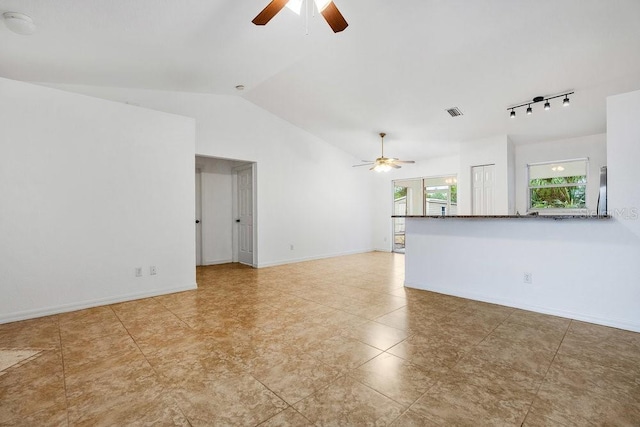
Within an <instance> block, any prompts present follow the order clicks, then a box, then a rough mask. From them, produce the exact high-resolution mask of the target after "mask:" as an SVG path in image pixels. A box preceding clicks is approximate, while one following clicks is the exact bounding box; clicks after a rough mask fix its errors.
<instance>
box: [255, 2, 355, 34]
mask: <svg viewBox="0 0 640 427" xmlns="http://www.w3.org/2000/svg"><path fill="white" fill-rule="evenodd" d="M307 1H311V0H307ZM314 2H315V4H316V7H317V8H318V11H320V13H321V14H322V16H323V17H324V19H325V20H326V21H327V24H329V26H330V27H331V29H332V30H333V32H334V33H339V32H340V31H343V30H344V29H345V28H347V27H348V26H349V24H348V23H347V21H346V20H345V19H344V16H342V14H341V13H340V11H339V10H338V8H337V7H336V5H335V4H334V3H333V0H314ZM285 6H288V7H290V8H291V9H293V10H294V11H296V8H297V13H298V15H299V14H300V9H301V7H302V0H271V3H269V4H268V5H267V7H265V8H264V9H262V12H260V13H259V14H258V16H256V17H255V18H253V21H251V22H253V23H254V24H256V25H266V24H267V22H269V21H271V18H273V17H274V16H276V15H277V14H278V12H280V11H281V10H282V8H284V7H285Z"/></svg>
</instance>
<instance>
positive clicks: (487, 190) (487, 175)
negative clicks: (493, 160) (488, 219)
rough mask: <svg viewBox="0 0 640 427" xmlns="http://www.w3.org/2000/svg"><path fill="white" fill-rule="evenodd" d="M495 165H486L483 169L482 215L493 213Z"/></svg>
mask: <svg viewBox="0 0 640 427" xmlns="http://www.w3.org/2000/svg"><path fill="white" fill-rule="evenodd" d="M495 169H496V166H495V165H487V166H485V167H484V170H483V175H484V179H483V183H482V186H483V190H484V191H483V193H484V198H483V203H484V214H483V215H493V214H494V213H495V184H496V178H495V175H496V173H495Z"/></svg>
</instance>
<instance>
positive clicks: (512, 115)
mask: <svg viewBox="0 0 640 427" xmlns="http://www.w3.org/2000/svg"><path fill="white" fill-rule="evenodd" d="M515 116H516V111H515V110H514V109H513V108H512V109H511V114H509V117H511V118H512V119H513V118H514V117H515Z"/></svg>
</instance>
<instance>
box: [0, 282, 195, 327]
mask: <svg viewBox="0 0 640 427" xmlns="http://www.w3.org/2000/svg"><path fill="white" fill-rule="evenodd" d="M197 288H198V285H197V284H196V283H194V284H192V285H188V286H180V287H175V288H165V289H159V290H158V289H157V290H154V291H150V292H140V293H135V294H126V295H118V296H114V297H108V298H100V299H95V300H89V301H80V302H74V303H71V304H64V305H59V306H54V307H44V308H39V309H36V310H25V311H19V312H16V313H7V314H2V315H0V324H2V323H9V322H17V321H19V320H27V319H34V318H36V317H44V316H51V315H53V314H60V313H67V312H70V311H77V310H84V309H85V308H92V307H99V306H102V305H109V304H116V303H119V302H126V301H133V300H137V299H143V298H150V297H157V296H159V295H166V294H173V293H176V292H184V291H191V290H194V289H197Z"/></svg>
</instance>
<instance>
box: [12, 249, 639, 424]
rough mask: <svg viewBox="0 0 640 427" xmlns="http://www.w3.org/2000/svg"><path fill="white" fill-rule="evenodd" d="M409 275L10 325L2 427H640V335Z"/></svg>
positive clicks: (268, 282) (217, 295)
mask: <svg viewBox="0 0 640 427" xmlns="http://www.w3.org/2000/svg"><path fill="white" fill-rule="evenodd" d="M403 263H404V259H403V256H402V255H393V254H387V253H369V254H362V255H353V256H346V257H340V258H333V259H327V260H321V261H312V262H305V263H299V264H293V265H286V266H280V267H273V268H265V269H260V270H254V269H250V268H247V267H243V266H239V265H225V266H213V267H203V268H198V272H197V275H198V284H199V288H198V290H196V291H190V292H183V293H179V294H173V295H167V296H161V297H156V298H149V299H144V300H139V301H133V302H127V303H122V304H114V305H110V306H105V307H98V308H94V309H89V310H82V311H77V312H73V313H66V314H61V315H57V316H50V317H45V318H40V319H34V320H28V321H23V322H16V323H10V324H5V325H0V352H1V350H4V351H5V352H6V354H7V355H8V356H7V357H13V358H15V357H20V356H19V355H20V354H21V353H19V352H23V353H24V354H25V355H26V356H29V357H28V358H27V359H26V360H24V361H23V362H21V363H18V364H13V365H12V366H10V367H8V368H6V366H5V365H6V363H5V365H3V366H5V367H4V370H3V371H1V372H0V425H23V426H48V425H53V426H65V425H73V426H75V425H91V426H94V425H117V426H120V425H185V426H188V425H193V426H198V425H215V426H218V425H239V426H252V425H262V426H286V425H291V426H305V425H313V424H316V425H389V424H392V425H394V426H436V425H470V426H471V425H473V426H477V425H512V426H520V425H525V426H541V425H553V426H563V425H566V426H587V425H611V426H614V425H615V426H617V425H620V426H623V425H627V426H638V425H640V334H637V333H632V332H626V331H621V330H617V329H612V328H606V327H602V326H595V325H591V324H587V323H583V322H578V321H571V320H568V319H563V318H558V317H552V316H546V315H541V314H536V313H531V312H527V311H522V310H516V309H512V308H507V307H502V306H497V305H491V304H486V303H481V302H475V301H469V300H465V299H461V298H454V297H450V296H445V295H441V294H435V293H430V292H425V291H417V290H412V289H405V288H403V286H402V284H403V272H404V265H403ZM8 351H10V352H8ZM7 360H10V359H7ZM9 364H11V363H9Z"/></svg>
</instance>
